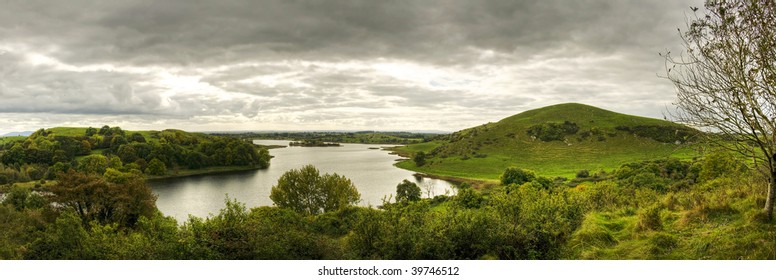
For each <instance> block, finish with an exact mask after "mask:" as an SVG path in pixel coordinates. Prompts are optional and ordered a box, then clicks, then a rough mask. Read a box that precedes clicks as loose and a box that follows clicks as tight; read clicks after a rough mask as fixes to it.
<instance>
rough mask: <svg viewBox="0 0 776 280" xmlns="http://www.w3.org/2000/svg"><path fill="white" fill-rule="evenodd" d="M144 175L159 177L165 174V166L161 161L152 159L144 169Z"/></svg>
mask: <svg viewBox="0 0 776 280" xmlns="http://www.w3.org/2000/svg"><path fill="white" fill-rule="evenodd" d="M146 173H148V174H151V175H158V176H161V175H164V174H165V173H167V166H165V165H164V162H162V161H161V160H159V159H157V158H154V159H152V160H151V162H149V163H148V167H146Z"/></svg>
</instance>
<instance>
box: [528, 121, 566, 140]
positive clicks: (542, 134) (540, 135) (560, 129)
mask: <svg viewBox="0 0 776 280" xmlns="http://www.w3.org/2000/svg"><path fill="white" fill-rule="evenodd" d="M577 131H579V126H577V124H576V123H573V122H570V121H565V122H563V123H552V122H548V123H542V124H536V125H532V126H531V127H529V128H528V130H527V131H526V133H528V135H529V136H532V137H535V138H537V139H539V140H542V141H544V142H549V141H563V139H564V138H565V137H566V136H567V135H572V134H575V133H577Z"/></svg>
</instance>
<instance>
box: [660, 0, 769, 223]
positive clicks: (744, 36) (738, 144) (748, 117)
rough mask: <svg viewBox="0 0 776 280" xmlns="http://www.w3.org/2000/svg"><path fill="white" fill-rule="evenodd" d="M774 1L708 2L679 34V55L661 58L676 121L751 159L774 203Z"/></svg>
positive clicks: (765, 211)
mask: <svg viewBox="0 0 776 280" xmlns="http://www.w3.org/2000/svg"><path fill="white" fill-rule="evenodd" d="M774 1H776V0H730V1H725V0H708V1H706V3H705V5H704V8H705V9H702V10H704V11H703V12H702V13H701V14H700V15H699V12H698V10H699V9H698V8H691V9H692V11H693V12H694V15H693V16H692V18H690V19H688V22H687V30H686V31H685V32H682V31H681V30H680V37H681V38H682V39H683V42H684V45H683V46H684V51H683V52H682V53H681V54H680V55H677V56H672V55H671V53H668V54H665V55H664V58H665V60H666V73H667V74H666V78H668V79H669V80H670V81H671V82H673V84H674V85H675V87H676V89H677V97H678V101H677V103H676V107H677V119H678V121H680V122H683V123H686V124H689V125H692V126H695V127H698V128H702V129H704V128H705V129H707V130H709V131H712V132H715V133H716V134H717V135H718V136H721V137H720V138H718V140H720V139H724V141H717V142H716V143H717V144H719V145H720V146H721V147H724V148H729V149H732V150H733V151H735V152H738V153H741V154H743V155H746V156H748V157H751V158H754V159H755V164H756V165H757V167H758V169H760V170H764V171H765V172H764V173H765V175H766V177H767V178H768V180H769V184H768V192H767V193H768V194H767V198H766V202H765V207H764V209H763V211H764V213H765V215H766V217H767V218H768V219H771V217H772V215H773V207H774V199H775V198H776V88H774V85H776V71H775V70H774V68H776V65H775V64H776V50H775V49H774V47H776V45H775V44H774V42H775V41H776V39H775V38H774V34H775V33H776V4H775V3H774Z"/></svg>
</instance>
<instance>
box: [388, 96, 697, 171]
mask: <svg viewBox="0 0 776 280" xmlns="http://www.w3.org/2000/svg"><path fill="white" fill-rule="evenodd" d="M698 133H699V132H698V131H697V130H694V129H692V128H689V127H687V126H683V125H680V124H676V123H672V122H668V121H664V120H659V119H651V118H644V117H638V116H631V115H625V114H620V113H615V112H611V111H607V110H603V109H600V108H596V107H593V106H588V105H583V104H577V103H568V104H559V105H553V106H549V107H544V108H540V109H535V110H530V111H526V112H523V113H520V114H517V115H514V116H511V117H508V118H505V119H503V120H501V121H499V122H496V123H488V124H484V125H480V126H477V127H473V128H469V129H464V130H461V131H458V132H455V133H453V134H451V135H448V136H446V137H445V138H443V139H441V140H439V141H437V142H436V143H434V142H432V143H424V144H418V145H409V146H405V147H400V148H398V149H397V151H399V152H403V153H405V154H407V155H414V154H416V153H417V152H420V151H423V152H425V153H427V154H428V158H427V160H426V164H425V165H423V166H421V167H418V166H416V164H415V163H414V162H413V161H403V162H400V163H398V164H397V166H399V167H401V168H405V169H410V170H414V171H419V172H423V173H429V174H435V175H443V176H453V177H462V178H470V179H480V180H496V179H498V177H499V176H500V175H501V173H502V172H503V171H504V169H506V168H507V167H510V166H516V167H520V168H524V169H530V170H533V171H536V172H537V173H538V174H540V175H543V176H549V177H554V176H564V177H567V178H571V177H574V176H575V174H576V173H577V172H578V171H580V170H583V169H584V170H589V171H590V172H591V173H594V172H598V171H600V170H604V171H611V169H614V168H616V167H619V166H620V165H622V164H624V163H628V162H633V161H640V160H647V159H657V158H666V157H680V158H688V157H692V156H693V155H694V153H693V151H692V149H691V148H692V147H691V145H690V144H688V143H692V140H693V138H694V137H695V136H697V135H698Z"/></svg>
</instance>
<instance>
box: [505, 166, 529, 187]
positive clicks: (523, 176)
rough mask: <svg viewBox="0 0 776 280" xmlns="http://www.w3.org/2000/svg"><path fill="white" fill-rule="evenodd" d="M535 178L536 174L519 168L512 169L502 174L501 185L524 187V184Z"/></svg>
mask: <svg viewBox="0 0 776 280" xmlns="http://www.w3.org/2000/svg"><path fill="white" fill-rule="evenodd" d="M535 178H536V174H534V173H533V171H530V170H525V169H520V168H517V167H510V168H507V169H506V170H504V173H503V174H501V185H504V186H508V185H511V184H515V185H522V184H524V183H527V182H531V181H533V180H534V179H535Z"/></svg>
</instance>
